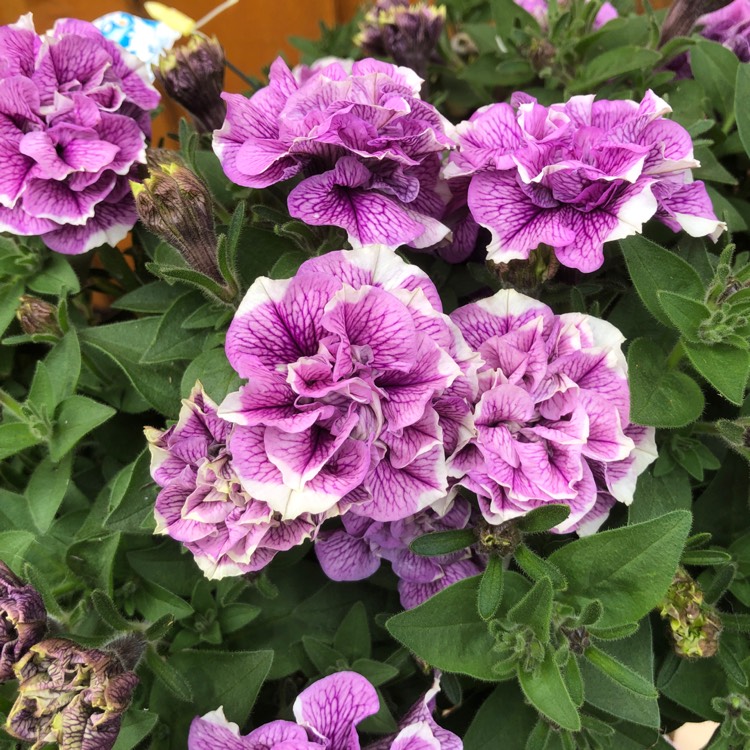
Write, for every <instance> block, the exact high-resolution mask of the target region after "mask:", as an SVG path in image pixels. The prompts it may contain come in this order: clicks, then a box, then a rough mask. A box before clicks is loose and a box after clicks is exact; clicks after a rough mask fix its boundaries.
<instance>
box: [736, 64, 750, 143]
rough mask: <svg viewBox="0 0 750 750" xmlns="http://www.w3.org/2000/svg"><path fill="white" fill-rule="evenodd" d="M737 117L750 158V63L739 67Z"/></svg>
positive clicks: (741, 136) (738, 127)
mask: <svg viewBox="0 0 750 750" xmlns="http://www.w3.org/2000/svg"><path fill="white" fill-rule="evenodd" d="M736 84H737V85H736V96H737V98H736V102H735V116H736V118H737V130H738V131H739V134H740V140H741V141H742V145H743V146H744V147H745V153H746V154H747V155H748V156H750V111H748V108H747V102H749V101H750V63H740V64H739V65H738V66H737V81H736Z"/></svg>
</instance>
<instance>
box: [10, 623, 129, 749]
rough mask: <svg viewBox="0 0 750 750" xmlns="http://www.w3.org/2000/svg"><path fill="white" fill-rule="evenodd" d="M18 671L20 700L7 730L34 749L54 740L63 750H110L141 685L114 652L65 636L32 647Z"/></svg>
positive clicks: (17, 667)
mask: <svg viewBox="0 0 750 750" xmlns="http://www.w3.org/2000/svg"><path fill="white" fill-rule="evenodd" d="M14 671H15V674H16V677H17V679H18V681H19V687H18V697H17V698H16V702H15V704H14V705H13V708H12V709H11V710H10V713H9V715H8V719H7V721H6V725H5V729H6V731H7V732H8V733H9V734H11V735H12V736H13V737H16V738H18V739H20V740H25V741H26V742H32V743H33V745H32V750H35V749H36V748H41V747H42V746H43V745H45V744H48V743H51V742H55V743H57V744H58V745H59V746H60V748H61V750H109V748H111V747H112V745H114V743H115V740H116V739H117V734H118V733H119V731H120V724H121V721H122V714H123V712H124V711H125V709H126V708H127V707H128V705H129V703H130V698H131V696H132V694H133V690H134V689H135V686H136V685H137V684H138V677H137V676H136V675H135V673H134V672H126V671H125V669H124V667H123V666H122V663H121V662H120V660H119V659H118V657H117V655H116V654H115V653H112V652H107V651H101V650H99V649H84V648H82V647H80V646H78V645H77V644H75V643H73V642H72V641H68V640H65V639H62V638H51V639H48V640H45V641H41V642H40V643H37V644H36V645H35V646H32V647H31V649H30V650H29V652H28V653H27V654H26V655H25V656H24V657H23V658H22V659H21V661H20V662H18V663H17V664H16V665H15V667H14Z"/></svg>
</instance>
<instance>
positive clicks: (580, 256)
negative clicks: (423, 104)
mask: <svg viewBox="0 0 750 750" xmlns="http://www.w3.org/2000/svg"><path fill="white" fill-rule="evenodd" d="M670 111H671V110H670V108H669V105H667V104H666V103H665V102H664V101H663V100H661V99H659V98H658V97H657V96H656V95H654V94H653V92H651V91H649V92H648V93H647V94H646V96H645V97H644V99H643V101H642V102H641V103H640V104H638V103H636V102H633V101H604V100H602V101H594V96H593V95H592V96H575V97H573V98H572V99H570V100H569V101H568V102H567V103H565V104H554V105H552V106H550V107H543V106H541V105H540V104H538V103H537V102H536V100H535V99H533V98H532V97H529V96H527V95H525V94H517V95H515V96H514V97H513V106H511V105H508V104H491V105H489V106H487V107H483V108H482V109H480V110H478V111H477V112H476V113H475V114H474V115H472V117H471V118H470V119H469V120H468V121H467V122H464V123H462V124H461V125H459V126H458V142H459V150H458V152H457V153H456V154H453V155H451V158H450V161H449V163H448V164H447V165H446V168H445V176H446V177H448V178H458V177H466V176H471V177H472V178H471V183H470V186H469V191H468V204H469V208H470V210H471V212H472V214H473V216H474V218H475V219H476V220H477V222H479V224H481V225H482V226H485V227H487V228H488V229H490V231H491V232H492V242H491V243H490V245H489V247H488V248H487V253H488V258H489V259H490V260H493V261H496V262H501V263H507V262H508V261H510V260H515V259H525V258H528V256H529V253H530V252H531V251H532V250H534V249H535V248H537V247H538V246H539V245H540V244H542V243H544V244H547V245H551V246H552V247H553V248H554V251H555V254H556V256H557V258H558V260H559V261H560V262H561V263H562V264H563V265H566V266H569V267H571V268H577V269H578V270H580V271H584V272H590V271H595V270H596V269H597V268H599V267H600V266H601V265H602V263H603V262H604V254H603V246H604V243H605V242H608V241H610V240H615V239H622V238H623V237H628V236H630V235H632V234H636V233H639V232H640V231H641V228H642V226H643V224H644V222H645V221H647V220H648V219H650V218H651V217H653V216H656V217H657V218H659V219H660V220H661V221H663V222H664V223H665V224H666V225H667V226H669V227H670V228H671V229H673V230H674V231H679V230H680V229H684V230H685V231H687V232H688V234H690V235H691V236H694V237H702V236H705V235H710V236H711V237H712V238H716V237H717V236H718V235H719V234H720V233H721V232H722V231H723V229H724V228H725V225H724V224H723V223H722V222H720V221H718V220H717V218H716V215H715V214H714V211H713V208H712V206H711V200H710V198H709V197H708V194H707V192H706V189H705V186H704V185H703V183H702V182H697V181H696V182H694V181H693V177H692V173H691V169H692V168H694V167H697V166H699V163H698V162H697V161H695V159H694V157H693V144H692V141H691V139H690V135H689V134H688V132H687V131H686V130H685V129H684V128H683V127H681V126H680V125H678V124H677V123H676V122H673V121H671V120H667V119H665V118H664V115H665V114H666V113H668V112H670Z"/></svg>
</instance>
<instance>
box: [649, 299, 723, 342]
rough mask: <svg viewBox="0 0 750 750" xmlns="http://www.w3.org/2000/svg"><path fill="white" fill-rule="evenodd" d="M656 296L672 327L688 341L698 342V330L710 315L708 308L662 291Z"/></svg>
mask: <svg viewBox="0 0 750 750" xmlns="http://www.w3.org/2000/svg"><path fill="white" fill-rule="evenodd" d="M656 296H657V298H658V300H659V304H660V305H661V307H662V309H663V310H664V312H665V313H666V314H667V317H668V318H669V320H670V321H671V322H672V325H673V327H674V328H676V329H677V330H678V331H679V332H680V333H681V334H682V335H683V336H684V337H685V338H686V339H687V340H688V341H700V338H699V336H698V329H699V328H700V326H701V324H702V323H703V322H704V321H706V320H708V318H709V317H710V315H711V311H710V310H709V309H708V307H706V305H704V304H703V302H699V301H698V300H695V299H690V297H685V295H683V294H675V293H674V292H667V291H664V290H663V289H660V290H658V291H657V293H656Z"/></svg>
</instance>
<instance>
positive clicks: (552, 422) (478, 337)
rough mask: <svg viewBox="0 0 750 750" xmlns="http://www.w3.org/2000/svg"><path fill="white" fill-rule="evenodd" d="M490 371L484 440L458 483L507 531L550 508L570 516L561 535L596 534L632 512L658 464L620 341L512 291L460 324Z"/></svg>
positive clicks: (466, 310)
mask: <svg viewBox="0 0 750 750" xmlns="http://www.w3.org/2000/svg"><path fill="white" fill-rule="evenodd" d="M451 317H452V319H453V321H454V322H455V323H456V325H458V327H459V328H460V329H461V332H462V333H463V334H464V336H465V337H466V340H467V341H468V342H469V344H470V345H471V347H472V348H474V349H476V350H477V351H478V352H479V353H480V355H481V356H482V359H483V361H484V364H483V366H482V368H481V369H480V371H479V394H480V395H479V399H478V401H477V404H476V408H475V411H474V422H475V430H476V433H475V437H474V439H473V440H472V441H471V443H470V444H469V445H468V446H467V447H466V448H465V449H464V450H462V451H461V452H460V453H459V454H458V455H457V456H455V457H454V459H453V460H452V461H451V466H450V471H451V474H452V475H454V476H456V477H457V478H458V479H459V481H460V483H461V484H462V485H463V486H465V487H467V488H468V489H470V490H471V491H473V492H475V493H476V495H477V498H478V500H479V506H480V508H481V511H482V514H483V515H484V517H485V519H486V520H487V521H488V522H489V523H490V524H500V523H503V522H505V521H508V520H510V519H512V518H517V517H519V516H523V515H524V514H525V513H527V512H528V511H530V510H533V509H534V508H536V507H539V506H540V505H543V504H545V503H565V504H566V505H569V506H570V510H571V512H570V516H569V517H568V519H567V520H566V521H565V522H564V523H563V524H561V525H560V526H558V527H556V531H558V532H566V531H577V532H578V533H579V534H584V533H591V532H593V531H595V530H596V529H597V528H598V527H599V526H600V525H601V524H602V523H603V521H604V520H605V518H606V516H607V514H608V513H609V510H610V509H611V507H612V506H613V505H614V504H615V502H617V501H619V502H622V503H626V504H630V503H631V502H632V500H633V493H634V491H635V484H636V479H637V477H638V475H639V474H641V473H642V472H643V471H644V470H645V469H646V467H647V466H648V465H649V464H650V463H651V462H652V461H653V460H655V458H656V445H655V443H654V430H653V428H646V427H639V426H636V425H631V424H630V422H629V412H630V391H629V388H628V381H627V363H626V361H625V357H624V356H623V354H622V351H621V349H620V346H621V344H622V342H623V340H624V339H623V337H622V334H620V332H619V331H618V330H617V329H616V328H615V327H614V326H612V325H611V324H610V323H607V322H606V321H603V320H600V319H598V318H594V317H591V316H589V315H582V314H579V313H569V314H565V315H559V316H558V315H555V314H554V313H553V312H552V310H550V308H549V307H547V306H546V305H544V304H543V303H541V302H539V301H537V300H534V299H531V298H530V297H525V296H523V295H521V294H518V293H517V292H515V291H512V290H502V291H500V292H498V293H497V294H495V295H494V296H493V297H490V298H489V299H485V300H481V301H480V302H476V303H472V304H469V305H466V306H464V307H462V308H459V309H458V310H456V311H455V312H454V313H452V315H451Z"/></svg>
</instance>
